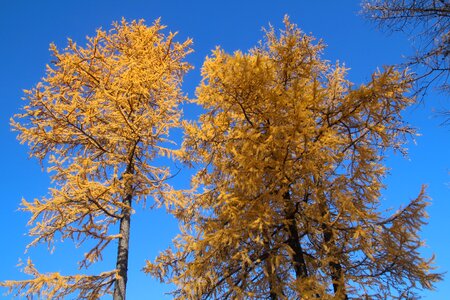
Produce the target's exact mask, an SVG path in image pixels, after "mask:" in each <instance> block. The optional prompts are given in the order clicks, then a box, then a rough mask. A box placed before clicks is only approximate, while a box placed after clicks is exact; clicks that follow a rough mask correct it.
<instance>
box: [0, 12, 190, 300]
mask: <svg viewBox="0 0 450 300" xmlns="http://www.w3.org/2000/svg"><path fill="white" fill-rule="evenodd" d="M164 28H165V27H164V26H163V25H161V24H160V22H159V20H157V21H155V22H154V24H153V25H152V26H146V25H145V24H144V22H143V21H142V20H141V21H133V22H131V23H128V22H127V21H125V20H124V19H123V20H122V21H121V22H118V23H114V24H113V28H112V29H111V30H110V31H108V32H106V31H103V30H97V32H96V35H95V36H94V37H88V38H87V40H88V42H87V45H86V46H85V47H81V46H78V45H77V44H76V43H75V42H74V41H72V40H70V39H69V41H68V46H67V47H66V48H64V49H63V50H62V51H59V50H58V49H57V48H56V46H55V45H53V44H52V45H51V46H50V50H51V52H52V55H53V58H54V61H53V63H52V65H51V66H47V73H46V77H45V78H44V79H43V80H42V82H40V83H38V84H37V85H36V87H35V88H33V89H31V90H28V91H25V94H26V99H25V100H27V104H26V105H25V106H24V107H23V112H22V113H21V114H18V115H16V116H15V117H14V119H12V120H11V124H12V126H13V128H14V130H16V131H17V132H19V135H18V138H19V140H20V141H21V142H22V143H27V144H28V146H29V148H30V155H31V156H33V157H37V158H38V159H39V160H40V161H43V160H44V159H46V158H48V164H49V166H50V167H49V169H48V171H49V172H50V173H51V176H52V180H53V187H52V188H51V189H50V193H49V195H48V196H47V197H44V198H42V199H35V200H34V201H31V202H28V201H26V200H23V202H22V205H23V206H22V209H23V210H24V211H28V212H30V213H31V214H32V217H31V219H30V222H29V223H30V225H31V226H33V227H32V229H31V230H30V233H29V234H30V235H31V236H32V237H34V238H35V239H34V240H33V241H32V242H31V244H30V245H29V246H34V245H36V244H37V243H41V242H44V243H48V244H49V246H52V245H53V242H54V241H55V239H56V238H60V239H63V240H64V239H72V240H74V241H75V242H76V243H77V244H78V245H79V244H82V243H83V242H84V241H86V240H94V241H95V246H94V247H93V248H92V249H91V250H90V251H89V252H88V253H86V254H85V257H84V259H83V260H81V262H80V268H81V267H88V266H89V265H90V264H92V263H94V262H96V261H98V260H100V259H101V258H102V252H103V250H104V249H105V247H106V246H107V245H108V244H109V243H110V242H111V241H113V240H116V239H121V238H122V237H124V235H128V234H129V233H128V232H119V233H113V232H111V226H112V225H114V224H116V223H118V222H119V221H121V220H122V219H123V218H125V217H126V216H128V217H129V215H130V214H131V213H132V207H131V199H132V200H133V201H145V200H146V199H147V198H149V197H153V198H154V199H155V200H156V201H157V202H159V201H162V200H163V198H164V193H169V194H170V192H171V189H170V187H169V186H168V185H167V184H165V183H164V181H165V179H166V178H167V177H168V176H169V175H170V174H169V169H168V168H164V167H159V166H158V167H157V166H154V165H152V161H153V160H154V159H155V158H157V157H160V156H168V155H170V154H171V153H172V150H171V149H170V148H167V147H166V146H164V145H167V144H168V143H169V142H171V141H170V140H169V139H168V134H169V130H170V129H171V128H173V127H176V126H179V125H180V121H179V119H180V110H179V108H178V105H179V103H180V102H181V101H183V100H184V99H185V97H184V95H183V94H182V92H181V90H180V84H181V81H182V78H183V75H184V74H185V73H186V72H187V71H188V70H189V69H190V66H189V65H188V64H187V63H186V62H184V61H183V60H184V57H185V56H186V55H187V54H188V53H189V52H190V51H191V50H190V48H189V47H190V44H191V41H190V40H187V41H185V42H183V43H178V42H175V41H174V37H175V34H174V33H170V34H168V35H165V34H163V32H162V30H163V29H164ZM126 199H128V200H129V201H128V200H127V201H125V200H126ZM30 268H33V270H34V271H33V272H32V274H31V275H33V277H34V279H31V280H26V281H7V282H5V283H2V285H4V286H8V287H10V288H11V290H13V289H15V288H17V289H18V292H19V293H20V292H23V291H26V294H29V293H30V294H32V293H37V294H39V293H40V295H41V296H43V297H46V298H48V299H57V298H62V297H64V296H66V295H67V294H69V293H72V292H75V291H77V290H78V293H79V297H80V298H86V299H96V298H98V297H100V296H101V295H103V294H105V293H110V292H111V290H110V288H111V286H112V284H111V282H114V280H115V278H116V270H114V271H111V272H108V273H103V274H101V275H99V276H84V275H75V276H62V275H59V274H57V273H53V274H48V275H47V274H40V273H38V272H37V271H35V269H34V267H31V265H30Z"/></svg>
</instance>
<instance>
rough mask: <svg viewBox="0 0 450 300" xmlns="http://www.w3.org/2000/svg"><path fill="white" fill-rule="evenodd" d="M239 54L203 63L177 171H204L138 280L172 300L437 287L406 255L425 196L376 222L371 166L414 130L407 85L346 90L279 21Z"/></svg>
mask: <svg viewBox="0 0 450 300" xmlns="http://www.w3.org/2000/svg"><path fill="white" fill-rule="evenodd" d="M285 26H286V27H285V29H284V30H282V31H281V34H280V35H279V36H278V35H277V34H276V32H275V29H274V28H270V29H269V30H268V31H267V32H266V39H265V41H264V42H262V43H261V44H260V45H259V46H258V47H256V48H254V49H252V50H251V51H249V53H246V54H244V53H242V52H239V51H238V52H235V53H234V54H227V53H225V52H224V51H223V50H222V49H220V48H217V49H216V50H214V51H213V54H212V57H210V58H207V60H206V62H205V64H204V66H203V69H202V75H203V82H202V84H201V86H200V87H199V88H198V90H197V99H196V101H195V102H196V103H198V104H200V105H201V106H202V107H203V108H204V109H205V110H206V112H205V113H204V114H203V115H202V116H201V117H200V121H199V122H198V123H186V124H185V129H186V132H187V139H186V140H185V142H184V149H185V150H184V151H185V152H184V155H185V160H186V161H187V162H189V163H192V160H194V161H195V162H198V163H204V168H203V169H201V170H200V171H199V172H198V173H197V175H196V177H195V178H194V180H193V184H194V186H196V187H197V192H196V193H192V195H191V196H190V199H188V200H187V202H186V204H185V205H184V206H180V207H178V208H175V209H174V211H173V212H174V214H175V215H176V216H177V217H178V218H179V219H180V220H181V221H182V222H183V227H182V234H181V235H180V236H179V237H178V238H177V239H176V240H175V241H174V242H175V249H168V250H166V251H165V252H164V253H162V254H161V255H160V256H159V257H158V258H157V259H156V261H155V262H153V263H152V262H148V263H147V266H146V268H145V271H146V272H148V273H151V274H153V275H155V276H157V277H159V278H160V279H161V280H163V281H164V280H166V281H168V282H172V283H174V284H176V285H177V286H178V289H177V290H176V291H175V292H174V295H175V297H176V298H177V299H209V298H212V299H313V298H320V299H347V298H348V297H350V298H358V299H359V298H364V297H369V298H370V299H387V298H389V299H395V298H405V297H411V296H412V295H413V292H414V288H418V287H423V288H431V287H432V284H433V282H435V281H436V280H439V279H440V275H439V274H436V273H432V272H430V270H431V261H428V260H425V259H423V258H422V257H421V256H420V254H419V248H420V246H421V244H422V241H421V240H420V237H419V236H418V231H419V229H420V227H421V225H422V224H423V223H424V217H425V212H424V209H425V207H426V205H427V201H426V196H425V194H424V191H423V190H422V192H421V193H420V195H419V196H418V197H417V198H416V199H415V200H413V201H411V203H410V204H409V205H408V206H406V208H404V209H403V210H400V211H398V212H397V213H396V214H394V215H392V216H390V217H388V218H385V217H383V214H382V213H381V212H380V211H379V210H378V206H379V201H380V193H381V189H382V188H383V184H382V178H383V176H384V174H385V167H384V166H383V155H384V153H385V151H387V150H389V149H397V150H400V151H403V150H404V149H403V146H402V145H403V144H404V142H405V140H406V138H407V136H408V135H410V134H412V133H413V130H412V129H411V128H410V127H409V126H408V125H407V124H405V123H404V122H403V120H402V118H401V115H400V113H401V112H402V110H403V109H404V108H405V107H407V106H408V105H410V104H411V103H413V101H414V100H413V99H411V98H408V97H407V96H405V94H406V93H407V91H408V89H409V84H408V81H409V77H408V75H407V74H403V73H399V72H397V71H396V70H394V69H393V68H389V67H388V68H385V69H384V70H383V71H378V72H376V73H374V74H373V76H372V79H371V81H370V82H368V83H367V84H365V85H361V86H359V87H355V86H353V85H352V84H351V83H350V82H349V81H348V80H347V79H345V75H346V69H345V68H344V67H343V66H340V65H338V64H336V65H331V64H329V63H328V62H326V61H324V60H323V59H321V58H320V54H321V51H322V49H323V45H322V44H321V43H320V42H319V43H314V40H313V38H312V37H310V36H308V35H305V34H304V33H302V32H301V31H300V30H299V29H298V28H297V27H296V26H295V25H294V24H291V23H290V22H289V21H288V20H287V19H286V20H285Z"/></svg>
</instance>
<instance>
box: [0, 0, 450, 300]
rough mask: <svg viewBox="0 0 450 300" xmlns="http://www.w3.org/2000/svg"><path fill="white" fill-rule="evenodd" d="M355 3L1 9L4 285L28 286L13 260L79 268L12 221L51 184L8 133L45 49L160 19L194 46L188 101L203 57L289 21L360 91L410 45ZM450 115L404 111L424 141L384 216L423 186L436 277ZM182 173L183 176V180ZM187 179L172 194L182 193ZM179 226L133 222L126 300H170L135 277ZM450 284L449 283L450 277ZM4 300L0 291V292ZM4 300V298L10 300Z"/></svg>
mask: <svg viewBox="0 0 450 300" xmlns="http://www.w3.org/2000/svg"><path fill="white" fill-rule="evenodd" d="M359 10H360V6H359V1H356V0H354V1H336V0H316V1H306V0H278V1H275V0H271V1H266V0H260V1H243V0H240V1H236V0H229V1H203V0H202V1H186V0H184V1H181V0H171V1H151V0H140V1H138V0H131V1H117V0H110V1H106V0H101V1H100V0H96V1H88V0H79V1H31V0H28V1H26V0H21V1H18V0H16V1H14V0H0V43H1V47H0V57H1V59H2V62H1V65H0V91H1V94H0V98H1V103H2V107H3V109H2V112H1V113H0V135H1V137H0V141H1V148H0V151H1V156H0V159H1V160H2V163H1V165H2V166H3V170H2V172H0V188H1V191H2V196H1V197H2V200H1V202H2V205H1V206H0V231H1V237H2V238H1V246H0V281H2V280H6V279H24V278H26V276H24V275H23V274H21V273H20V272H19V269H18V268H17V267H16V264H17V262H18V259H19V258H22V259H26V258H27V257H28V256H31V257H32V258H33V260H34V261H35V263H36V266H37V267H38V268H39V269H40V270H42V271H44V272H53V271H59V272H61V273H63V274H70V273H74V272H76V271H77V270H76V266H77V265H76V261H77V260H78V259H79V258H80V257H81V256H82V253H83V251H82V250H80V249H78V250H77V249H75V248H74V246H73V244H72V243H71V242H69V241H66V242H64V243H57V245H56V246H57V247H56V250H55V252H54V253H53V254H49V253H48V251H47V249H46V247H45V246H40V247H37V248H33V249H31V250H30V251H29V253H27V254H24V249H25V246H26V244H27V243H28V242H30V239H29V238H28V237H26V236H25V233H26V232H27V229H28V228H27V226H26V223H27V219H28V217H29V215H27V214H25V213H22V212H18V211H17V208H18V207H19V203H20V200H21V198H22V197H24V198H26V199H28V200H32V199H33V198H37V197H40V196H43V195H45V194H46V192H47V188H48V187H49V184H50V183H49V178H48V175H47V174H46V173H45V172H43V171H42V170H41V167H40V166H39V164H38V162H37V161H36V160H35V159H28V158H27V148H26V146H23V145H20V144H19V143H18V142H17V141H16V139H15V134H14V133H12V132H11V131H10V127H9V118H10V117H11V116H12V115H13V114H14V113H17V112H18V111H19V108H20V107H21V106H22V105H23V104H24V103H23V101H21V100H20V99H21V97H22V89H26V88H30V87H32V86H33V85H35V84H36V83H37V82H38V81H39V80H40V78H42V77H43V76H44V70H45V64H47V63H49V62H50V56H49V52H48V46H49V43H51V42H55V43H56V44H57V45H58V46H59V47H63V46H65V45H66V38H67V37H71V38H72V39H74V40H75V41H77V42H79V43H80V44H83V43H84V38H85V36H86V35H93V34H94V32H95V29H96V28H98V27H103V28H105V29H107V28H109V26H110V24H111V23H112V22H113V21H115V20H120V19H121V18H122V17H125V18H127V19H128V20H131V19H141V18H143V19H145V20H146V21H147V24H151V22H152V21H153V20H154V19H156V18H158V17H161V18H162V23H163V24H166V25H167V26H168V29H169V30H171V31H179V33H180V34H179V37H180V39H182V38H186V37H191V38H193V40H194V49H195V53H193V54H192V55H190V57H189V61H190V62H191V63H192V64H193V65H194V66H195V70H194V71H192V72H191V73H190V74H189V75H188V76H187V77H186V81H185V85H184V90H185V92H186V93H188V94H189V95H190V96H194V93H193V91H194V89H195V86H196V84H197V83H198V82H199V78H200V77H199V71H200V67H201V64H202V61H203V59H204V57H205V56H206V55H208V54H209V53H210V51H211V50H212V49H213V48H214V47H215V46H216V45H221V46H222V47H223V48H224V49H225V50H227V51H234V50H237V49H241V50H244V51H245V50H247V49H249V48H251V47H252V46H254V45H255V44H256V43H257V41H258V40H260V39H261V38H262V35H263V34H262V31H261V28H262V27H263V26H267V25H268V24H269V23H271V24H273V25H275V26H278V27H279V26H280V25H281V21H282V19H283V16H284V15H285V14H288V15H290V17H291V20H292V21H293V22H294V23H297V24H298V25H299V26H300V28H302V29H303V30H304V31H305V32H307V33H312V34H313V35H314V36H315V37H317V38H320V39H323V40H324V42H325V43H326V44H327V45H328V47H327V49H326V51H325V54H324V57H325V58H326V59H328V60H330V61H336V60H339V61H340V62H344V63H345V64H346V66H347V67H349V68H350V69H351V70H350V73H349V78H350V80H352V81H353V82H356V83H362V82H364V81H366V80H367V79H368V78H370V75H371V73H372V72H373V71H375V70H376V69H377V68H379V67H382V66H383V65H387V64H395V63H399V62H402V61H403V60H402V57H403V56H404V55H407V54H408V53H411V48H410V41H408V39H407V38H406V37H405V36H404V35H402V34H393V35H387V34H383V33H381V32H379V31H377V30H376V28H375V26H373V25H372V24H370V23H368V22H367V21H366V20H364V19H363V18H362V17H361V16H360V15H358V12H359ZM444 105H447V107H449V106H450V102H449V101H448V99H445V97H444V96H443V95H439V94H435V93H429V94H428V95H427V98H426V99H425V102H424V104H420V105H417V106H416V107H414V108H412V109H410V110H408V111H407V112H406V113H405V114H404V115H405V118H406V119H407V120H409V121H410V122H411V124H412V125H413V126H415V127H417V128H418V129H419V132H420V133H421V134H422V135H421V136H419V137H418V138H417V139H416V144H413V143H411V144H410V145H409V148H410V154H409V157H408V158H404V157H402V156H400V155H391V156H389V158H388V159H387V162H386V163H387V165H388V166H389V167H390V168H391V171H390V175H389V176H388V177H387V178H386V184H387V190H386V192H385V193H384V195H383V198H384V200H383V201H384V202H383V203H384V204H383V206H384V207H391V208H396V207H398V206H400V205H402V204H405V203H406V202H407V201H408V200H410V199H412V198H414V197H415V196H416V195H417V194H418V192H419V190H420V186H421V185H422V184H427V185H428V186H429V188H428V193H429V195H430V197H431V198H432V205H431V206H430V207H429V209H428V213H429V216H430V218H429V224H428V225H427V226H426V227H425V228H424V230H423V233H422V236H423V238H424V239H425V240H426V241H427V245H428V246H427V248H425V249H424V253H425V254H426V255H431V254H432V253H434V254H436V265H437V266H438V267H439V269H438V270H439V271H444V272H445V271H448V270H449V269H450V235H449V233H448V232H449V229H450V217H449V213H450V197H449V196H450V175H449V172H450V155H449V153H450V150H449V149H450V127H442V126H440V123H441V122H442V121H443V119H442V118H438V117H436V114H435V111H437V110H440V109H442V108H443V106H444ZM196 113H198V110H196V109H192V108H190V107H187V108H186V115H187V117H189V118H194V117H195V114H196ZM184 174H186V173H184ZM182 177H183V173H182V174H181V176H179V177H178V178H179V179H177V182H176V184H177V185H178V186H182V185H186V179H183V178H182ZM177 230H178V226H177V224H176V222H175V221H174V220H173V219H172V218H171V217H170V216H168V215H167V214H166V213H165V212H164V210H163V209H161V210H158V211H150V210H148V209H147V210H145V211H141V210H139V211H138V213H137V214H136V215H134V217H133V219H132V233H131V239H132V241H131V249H130V267H129V270H130V271H129V272H130V273H129V286H128V297H129V299H131V300H133V299H138V300H140V299H170V298H171V297H170V296H167V295H166V296H164V292H167V291H168V290H169V289H170V287H168V286H165V285H161V284H159V283H158V282H156V281H154V280H152V279H151V278H150V277H148V276H146V275H144V274H143V273H141V272H140V269H141V268H142V267H143V266H144V261H145V259H153V258H154V257H155V256H156V255H157V253H158V252H159V251H160V250H163V249H165V248H166V247H167V246H168V245H170V241H171V239H172V238H173V237H174V236H175V235H176V234H177ZM114 253H115V249H111V250H110V251H109V252H107V255H106V257H105V262H104V263H103V264H101V265H98V266H96V267H94V268H93V269H92V272H101V271H107V270H110V269H113V268H114V255H113V254H114ZM449 276H450V275H449ZM447 277H448V276H446V277H445V280H444V281H443V282H441V283H439V284H438V285H437V291H434V292H424V293H423V296H424V298H425V299H449V298H448V295H450V284H448V283H446V282H447V281H448V278H447ZM2 292H3V291H0V293H2ZM0 297H1V296H0ZM8 297H9V296H5V299H8Z"/></svg>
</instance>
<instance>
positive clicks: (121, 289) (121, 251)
mask: <svg viewBox="0 0 450 300" xmlns="http://www.w3.org/2000/svg"><path fill="white" fill-rule="evenodd" d="M131 200H132V195H131V194H130V195H128V196H127V197H126V198H125V199H124V201H123V202H124V204H125V205H127V206H128V207H129V209H124V210H123V212H122V214H123V216H122V219H120V230H119V233H120V235H121V237H120V238H119V247H118V250H117V263H116V269H117V271H118V275H119V277H118V278H117V279H116V282H115V286H114V297H113V299H114V300H125V296H126V288H127V279H128V275H127V273H128V250H129V241H130V219H131Z"/></svg>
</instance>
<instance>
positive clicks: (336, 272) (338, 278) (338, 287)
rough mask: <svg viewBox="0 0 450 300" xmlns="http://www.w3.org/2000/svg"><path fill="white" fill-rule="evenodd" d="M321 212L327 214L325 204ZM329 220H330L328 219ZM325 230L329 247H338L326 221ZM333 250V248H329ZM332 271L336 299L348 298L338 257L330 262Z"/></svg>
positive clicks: (325, 237)
mask: <svg viewBox="0 0 450 300" xmlns="http://www.w3.org/2000/svg"><path fill="white" fill-rule="evenodd" d="M320 210H321V211H320V214H321V215H322V217H323V218H324V217H325V216H326V211H325V205H321V207H320ZM327 221H328V220H327ZM321 227H322V231H323V241H324V243H325V244H326V245H327V246H328V249H336V244H335V241H334V236H333V230H332V229H331V228H330V226H328V225H327V224H326V222H324V223H322V225H321ZM328 251H329V252H332V250H331V251H330V250H328ZM329 254H331V255H333V253H329ZM328 266H329V268H330V273H331V280H332V281H333V292H334V296H335V297H336V299H343V300H347V299H348V296H347V292H346V291H345V280H344V272H343V270H342V266H341V264H340V263H339V261H338V259H337V258H336V260H335V261H330V262H329V263H328Z"/></svg>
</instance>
